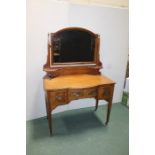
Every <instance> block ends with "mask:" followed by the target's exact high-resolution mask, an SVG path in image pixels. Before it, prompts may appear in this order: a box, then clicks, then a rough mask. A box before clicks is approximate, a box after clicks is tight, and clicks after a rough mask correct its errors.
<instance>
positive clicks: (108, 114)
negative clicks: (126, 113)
mask: <svg viewBox="0 0 155 155" xmlns="http://www.w3.org/2000/svg"><path fill="white" fill-rule="evenodd" d="M107 106H108V107H107V118H106V122H105V125H108V122H109V119H110V112H111V108H112V101H111V100H110V101H109V102H108V105H107Z"/></svg>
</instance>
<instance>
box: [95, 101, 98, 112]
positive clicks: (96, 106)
mask: <svg viewBox="0 0 155 155" xmlns="http://www.w3.org/2000/svg"><path fill="white" fill-rule="evenodd" d="M97 108H98V98H96V105H95V111H96V110H97Z"/></svg>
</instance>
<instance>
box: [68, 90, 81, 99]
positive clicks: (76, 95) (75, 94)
mask: <svg viewBox="0 0 155 155" xmlns="http://www.w3.org/2000/svg"><path fill="white" fill-rule="evenodd" d="M68 96H69V100H76V99H80V98H83V97H84V90H83V89H72V90H69V95H68Z"/></svg>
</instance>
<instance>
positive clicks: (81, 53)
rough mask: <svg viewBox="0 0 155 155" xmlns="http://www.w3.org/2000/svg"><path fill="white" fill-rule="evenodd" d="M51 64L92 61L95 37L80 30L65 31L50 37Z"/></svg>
mask: <svg viewBox="0 0 155 155" xmlns="http://www.w3.org/2000/svg"><path fill="white" fill-rule="evenodd" d="M52 45H53V62H54V63H69V62H92V61H94V53H95V51H94V49H95V37H94V35H92V34H90V33H88V32H85V31H80V30H65V31H62V32H60V33H58V34H56V35H54V36H53V37H52Z"/></svg>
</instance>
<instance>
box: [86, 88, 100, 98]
mask: <svg viewBox="0 0 155 155" xmlns="http://www.w3.org/2000/svg"><path fill="white" fill-rule="evenodd" d="M84 96H85V97H86V98H91V97H93V98H94V97H96V96H97V88H87V89H84Z"/></svg>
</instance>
